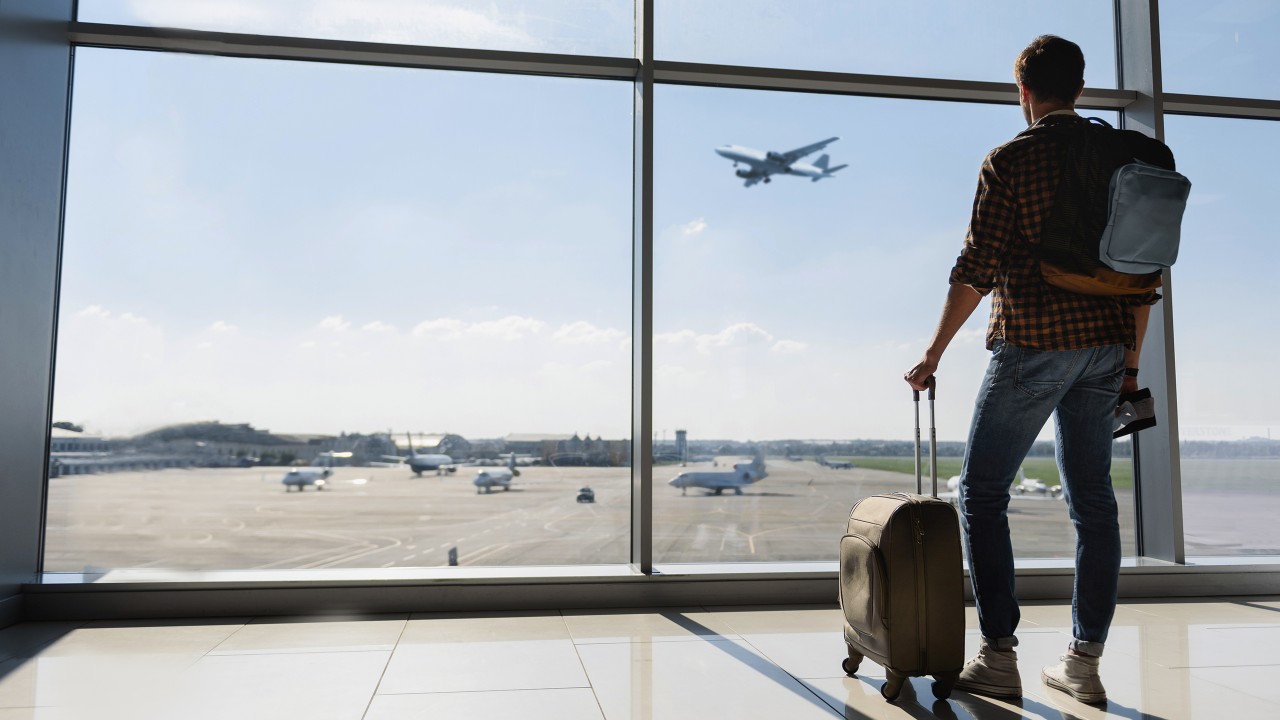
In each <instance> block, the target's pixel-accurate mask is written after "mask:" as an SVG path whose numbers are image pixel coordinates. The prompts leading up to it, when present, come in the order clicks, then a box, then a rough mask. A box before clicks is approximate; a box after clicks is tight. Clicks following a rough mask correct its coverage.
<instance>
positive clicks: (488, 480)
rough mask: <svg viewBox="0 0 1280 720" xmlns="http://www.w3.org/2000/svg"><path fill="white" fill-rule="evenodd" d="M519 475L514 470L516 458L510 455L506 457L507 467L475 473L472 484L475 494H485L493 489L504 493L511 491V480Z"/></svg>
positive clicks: (518, 472)
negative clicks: (498, 488) (498, 489)
mask: <svg viewBox="0 0 1280 720" xmlns="http://www.w3.org/2000/svg"><path fill="white" fill-rule="evenodd" d="M519 474H520V471H519V470H517V469H516V456H515V454H514V453H513V454H511V455H509V456H507V466H506V467H504V468H498V469H496V470H481V471H480V472H478V473H476V479H475V480H473V481H472V482H473V483H474V484H475V486H476V494H477V495H479V494H480V493H481V492H484V493H485V494H488V493H491V492H493V489H494V488H495V487H500V488H502V490H503V491H504V492H505V491H507V490H510V489H511V478H513V477H516V476H518V475H519Z"/></svg>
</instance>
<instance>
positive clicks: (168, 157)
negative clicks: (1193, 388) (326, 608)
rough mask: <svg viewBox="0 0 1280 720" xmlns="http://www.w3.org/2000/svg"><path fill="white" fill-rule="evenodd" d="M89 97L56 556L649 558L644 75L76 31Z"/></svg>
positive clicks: (78, 117)
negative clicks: (171, 44)
mask: <svg viewBox="0 0 1280 720" xmlns="http://www.w3.org/2000/svg"><path fill="white" fill-rule="evenodd" d="M74 104H75V113H74V123H73V128H72V134H71V151H70V169H69V180H68V200H67V211H66V218H67V219H66V232H65V245H64V252H63V271H62V272H63V274H62V284H61V300H60V318H59V337H58V356H57V360H58V362H57V372H56V379H55V398H54V415H55V416H56V417H55V420H57V421H59V422H61V423H65V424H66V427H64V428H59V429H57V430H56V431H55V436H54V438H55V440H54V447H53V456H52V458H51V475H53V477H52V478H51V480H50V487H49V518H48V530H47V541H46V546H45V547H46V553H47V554H46V564H45V568H46V569H47V570H49V571H81V570H83V569H84V568H86V567H101V568H127V567H140V566H147V567H161V568H177V569H195V570H217V569H251V568H271V569H287V568H324V567H363V568H377V567H391V566H400V567H419V566H435V565H445V564H447V563H448V562H449V559H450V557H449V556H450V550H451V549H455V548H456V550H457V561H458V563H459V564H460V565H525V564H539V565H541V564H574V563H615V562H626V561H627V560H628V559H629V528H630V514H629V513H630V509H629V508H630V471H629V469H628V467H627V465H628V464H629V461H630V458H629V452H630V438H629V436H630V399H631V398H630V393H631V380H630V356H631V350H630V324H631V305H630V301H631V287H630V285H631V183H632V171H631V163H632V158H631V137H632V123H631V111H632V86H631V84H629V83H618V82H607V81H589V80H570V79H558V78H533V77H524V76H504V75H492V74H480V73H451V72H439V71H422V70H405V69H395V68H373V67H353V66H341V65H333V64H323V63H295V62H282V61H262V60H244V59H230V58H213V57H197V56H188V55H175V54H160V53H143V52H128V51H110V50H96V49H81V50H79V51H78V53H77V68H76V86H75V95H74ZM411 454H412V457H411ZM508 464H514V465H515V466H516V467H515V471H514V472H512V471H510V470H509V469H508V467H507V465H508ZM586 487H589V488H591V489H592V492H593V494H594V498H593V499H594V502H591V503H587V502H578V499H579V495H580V494H582V493H580V490H581V489H582V488H586Z"/></svg>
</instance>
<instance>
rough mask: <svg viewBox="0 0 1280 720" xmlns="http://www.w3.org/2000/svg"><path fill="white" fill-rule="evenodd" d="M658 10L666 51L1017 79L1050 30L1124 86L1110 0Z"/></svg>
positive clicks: (888, 1) (1092, 78)
mask: <svg viewBox="0 0 1280 720" xmlns="http://www.w3.org/2000/svg"><path fill="white" fill-rule="evenodd" d="M654 14H655V19H654V22H655V24H656V26H657V31H656V33H655V35H654V43H655V45H654V47H655V51H656V53H657V57H658V59H660V60H682V61H686V62H704V63H718V64H724V65H749V66H755V67H778V68H798V69H803V70H824V71H832V72H851V73H863V74H871V75H904V76H914V77H934V78H954V79H960V80H989V81H996V82H1012V80H1013V61H1014V58H1016V57H1017V56H1018V53H1019V52H1021V51H1022V49H1023V48H1024V47H1026V46H1027V43H1029V42H1031V40H1032V39H1033V38H1035V37H1036V36H1038V35H1043V34H1045V33H1051V34H1054V35H1060V36H1062V37H1065V38H1067V39H1068V40H1071V41H1072V42H1075V43H1076V44H1078V45H1079V46H1080V47H1081V49H1083V50H1084V56H1085V60H1086V67H1085V83H1086V84H1087V85H1088V86H1089V87H1099V88H1114V87H1115V86H1116V64H1115V40H1114V37H1115V32H1114V25H1115V23H1114V21H1113V19H1112V15H1113V11H1112V4H1111V2H1110V0H1088V1H1087V2H1073V3H1027V2H1021V1H1018V0H1000V1H999V2H981V3H979V2H954V0H929V1H928V2H909V3H905V2H898V1H897V0H861V1H860V2H806V3H795V2H787V1H786V0H657V6H656V9H655V11H654Z"/></svg>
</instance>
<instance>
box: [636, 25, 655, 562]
mask: <svg viewBox="0 0 1280 720" xmlns="http://www.w3.org/2000/svg"><path fill="white" fill-rule="evenodd" d="M653 4H654V0H636V59H637V60H638V61H639V68H638V71H637V73H636V77H635V95H634V97H635V109H634V112H633V120H632V122H633V127H634V132H635V136H634V141H633V146H632V152H633V158H634V160H633V171H634V173H635V182H634V185H633V188H632V202H633V209H632V239H631V242H632V266H631V273H632V301H631V302H632V329H631V343H632V364H631V389H632V400H631V448H632V453H631V563H632V564H633V565H634V566H635V567H636V568H637V570H639V571H640V572H641V573H643V574H645V575H652V574H653V88H654V83H653Z"/></svg>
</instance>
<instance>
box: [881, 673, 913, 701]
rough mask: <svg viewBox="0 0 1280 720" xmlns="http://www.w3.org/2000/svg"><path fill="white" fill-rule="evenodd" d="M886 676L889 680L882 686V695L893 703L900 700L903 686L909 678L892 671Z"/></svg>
mask: <svg viewBox="0 0 1280 720" xmlns="http://www.w3.org/2000/svg"><path fill="white" fill-rule="evenodd" d="M886 675H887V677H888V678H889V679H888V680H886V681H885V683H884V684H883V685H881V686H880V695H881V697H883V698H884V699H885V700H888V701H889V702H893V701H894V700H897V699H898V694H899V693H901V692H902V685H903V683H905V682H906V681H907V677H906V676H905V675H899V674H897V673H895V672H893V671H891V670H888V671H886Z"/></svg>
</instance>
